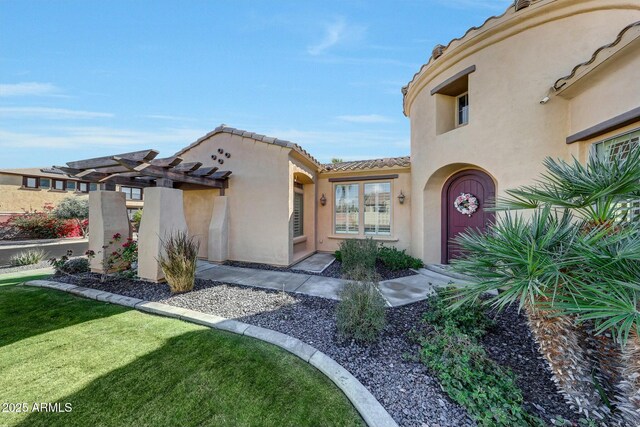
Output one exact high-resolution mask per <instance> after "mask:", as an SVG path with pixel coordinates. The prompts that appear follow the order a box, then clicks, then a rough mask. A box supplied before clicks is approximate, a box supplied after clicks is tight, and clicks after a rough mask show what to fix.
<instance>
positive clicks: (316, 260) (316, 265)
mask: <svg viewBox="0 0 640 427" xmlns="http://www.w3.org/2000/svg"><path fill="white" fill-rule="evenodd" d="M335 260H336V257H335V256H334V255H333V254H325V253H320V252H318V253H315V254H313V255H311V256H310V257H309V258H305V259H303V260H302V261H300V262H299V263H297V264H294V265H292V266H291V269H292V270H298V271H302V272H307V273H322V272H323V271H325V270H326V269H327V267H329V266H330V265H331V264H333V261H335Z"/></svg>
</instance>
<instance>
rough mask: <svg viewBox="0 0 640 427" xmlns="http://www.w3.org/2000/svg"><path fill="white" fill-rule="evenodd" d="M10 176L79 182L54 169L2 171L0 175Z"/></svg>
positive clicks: (0, 170)
mask: <svg viewBox="0 0 640 427" xmlns="http://www.w3.org/2000/svg"><path fill="white" fill-rule="evenodd" d="M3 173H4V174H10V175H29V176H39V177H43V178H57V179H61V178H62V179H68V180H73V181H78V178H74V177H72V176H69V175H67V174H66V173H64V172H62V171H61V170H59V169H56V168H53V167H47V168H18V169H0V174H3Z"/></svg>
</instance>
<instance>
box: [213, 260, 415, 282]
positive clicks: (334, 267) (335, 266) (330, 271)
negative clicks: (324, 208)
mask: <svg viewBox="0 0 640 427" xmlns="http://www.w3.org/2000/svg"><path fill="white" fill-rule="evenodd" d="M224 265H228V266H231V267H242V268H256V269H258V270H270V271H284V272H287V273H303V274H311V275H313V276H322V277H333V278H336V279H341V278H342V263H341V262H340V261H338V260H335V261H333V262H332V263H331V265H330V266H329V267H327V268H326V269H325V270H324V271H323V272H322V273H312V272H310V271H301V270H296V269H292V268H288V267H278V266H275V265H269V264H257V263H253V262H241V261H226V262H225V263H224ZM376 272H377V273H378V275H380V280H390V279H397V278H400V277H406V276H414V275H415V274H416V272H415V271H413V270H409V269H406V270H397V271H391V270H389V269H388V268H387V267H386V266H385V265H384V264H383V263H382V262H381V261H380V260H377V261H376Z"/></svg>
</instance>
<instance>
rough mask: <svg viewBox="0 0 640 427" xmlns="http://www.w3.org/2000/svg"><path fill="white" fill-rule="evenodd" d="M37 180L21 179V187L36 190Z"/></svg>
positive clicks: (31, 178) (30, 178)
mask: <svg viewBox="0 0 640 427" xmlns="http://www.w3.org/2000/svg"><path fill="white" fill-rule="evenodd" d="M38 181H39V179H38V178H35V177H32V176H23V177H22V186H23V187H25V188H38Z"/></svg>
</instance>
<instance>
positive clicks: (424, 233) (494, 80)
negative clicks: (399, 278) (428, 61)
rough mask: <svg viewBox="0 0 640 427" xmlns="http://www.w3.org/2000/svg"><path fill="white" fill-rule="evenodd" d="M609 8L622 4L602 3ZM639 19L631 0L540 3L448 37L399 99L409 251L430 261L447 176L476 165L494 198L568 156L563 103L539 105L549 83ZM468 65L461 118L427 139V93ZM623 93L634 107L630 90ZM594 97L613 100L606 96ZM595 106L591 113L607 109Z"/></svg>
mask: <svg viewBox="0 0 640 427" xmlns="http://www.w3.org/2000/svg"><path fill="white" fill-rule="evenodd" d="M616 4H618V5H622V6H624V8H622V6H621V8H620V9H615V8H612V7H615V5H616ZM639 19H640V3H638V2H635V3H633V2H629V1H618V2H616V1H609V0H602V1H598V2H595V1H583V2H575V1H571V0H556V1H544V2H540V3H537V5H536V7H533V6H532V7H530V8H527V9H524V10H523V11H520V12H518V15H513V14H512V15H508V16H507V19H506V20H503V21H505V22H506V21H510V22H507V24H504V25H503V28H502V29H501V30H500V31H498V27H499V26H497V24H495V23H491V24H490V25H489V26H488V27H489V30H487V32H485V33H484V34H478V35H476V36H475V37H468V38H467V39H466V41H465V40H463V41H462V42H455V43H454V44H452V46H451V47H450V48H449V49H448V51H446V52H445V54H444V55H443V56H442V57H440V58H439V59H438V60H437V61H436V62H435V63H434V64H432V65H431V66H429V67H427V69H426V70H423V72H422V73H421V75H420V76H419V77H418V78H417V79H416V81H415V82H414V83H413V84H412V85H411V86H410V88H409V93H408V95H407V100H408V101H407V104H405V107H406V110H407V112H408V114H409V117H410V122H411V160H412V188H413V192H412V199H413V200H412V203H411V206H412V215H411V219H412V223H411V224H412V227H411V228H412V232H413V233H412V234H413V242H412V245H411V249H412V253H413V255H415V256H418V257H421V258H422V259H423V260H424V261H425V262H439V261H440V254H441V242H440V238H441V230H440V228H441V218H440V215H441V214H440V195H441V190H442V185H443V184H444V182H445V181H446V179H447V178H448V177H450V176H451V175H452V174H454V173H456V172H458V171H459V170H462V169H466V168H477V169H480V170H484V171H485V172H487V173H488V174H489V175H490V176H492V177H493V179H494V180H495V183H496V190H497V191H498V194H499V193H501V192H503V191H504V190H505V189H508V188H511V187H515V186H519V185H522V184H525V183H531V180H532V179H533V178H534V177H535V176H537V175H538V174H539V173H540V172H541V171H542V161H543V159H544V158H545V157H546V156H553V157H562V158H568V157H570V153H571V152H572V150H573V148H570V147H569V146H567V145H566V144H565V138H566V137H567V136H568V133H569V132H570V122H569V114H570V112H569V103H568V101H566V100H564V99H561V98H552V100H551V101H550V102H549V103H547V104H546V105H541V104H540V103H539V101H540V100H541V99H542V98H543V97H544V96H545V95H546V94H547V93H548V90H549V88H550V87H551V85H552V84H553V83H554V82H555V80H556V79H558V78H559V77H562V76H564V75H566V74H568V73H569V72H570V71H571V69H572V68H573V67H574V66H575V65H576V64H578V63H580V62H583V61H585V60H587V59H588V58H589V57H590V56H591V54H592V53H593V52H594V51H595V49H597V48H598V47H600V46H601V45H603V44H606V43H609V42H611V41H612V40H613V39H614V38H615V37H616V35H617V34H618V32H619V31H620V30H621V29H622V28H624V27H625V26H626V25H627V24H629V23H631V22H633V21H636V20H639ZM586 28H588V29H589V31H585V29H586ZM505 37H506V38H505ZM471 65H475V66H476V71H475V72H473V73H471V74H470V75H469V99H470V101H469V103H470V113H469V115H470V119H469V124H468V125H466V126H463V127H460V128H457V129H454V130H452V131H449V132H446V133H443V134H441V135H436V128H437V126H436V121H437V119H436V114H435V110H436V98H437V96H432V95H431V94H430V90H431V89H432V88H433V87H435V86H436V85H438V84H440V83H441V82H443V81H444V80H446V79H447V78H449V77H451V76H453V75H454V74H456V73H457V72H459V71H461V70H463V69H465V68H467V67H469V66H471ZM632 96H634V97H636V100H635V101H636V104H638V102H637V101H638V99H637V96H638V94H637V93H635V94H633V95H632ZM599 102H601V103H615V102H617V99H616V97H609V96H608V97H606V98H604V99H600V100H599ZM632 102H633V101H632ZM601 111H602V112H601V113H598V114H604V112H605V111H607V108H605V107H604V106H603V107H602V109H601ZM607 118H608V117H603V118H602V120H606V119H607ZM589 120H592V121H593V120H597V118H596V117H591V118H589Z"/></svg>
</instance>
